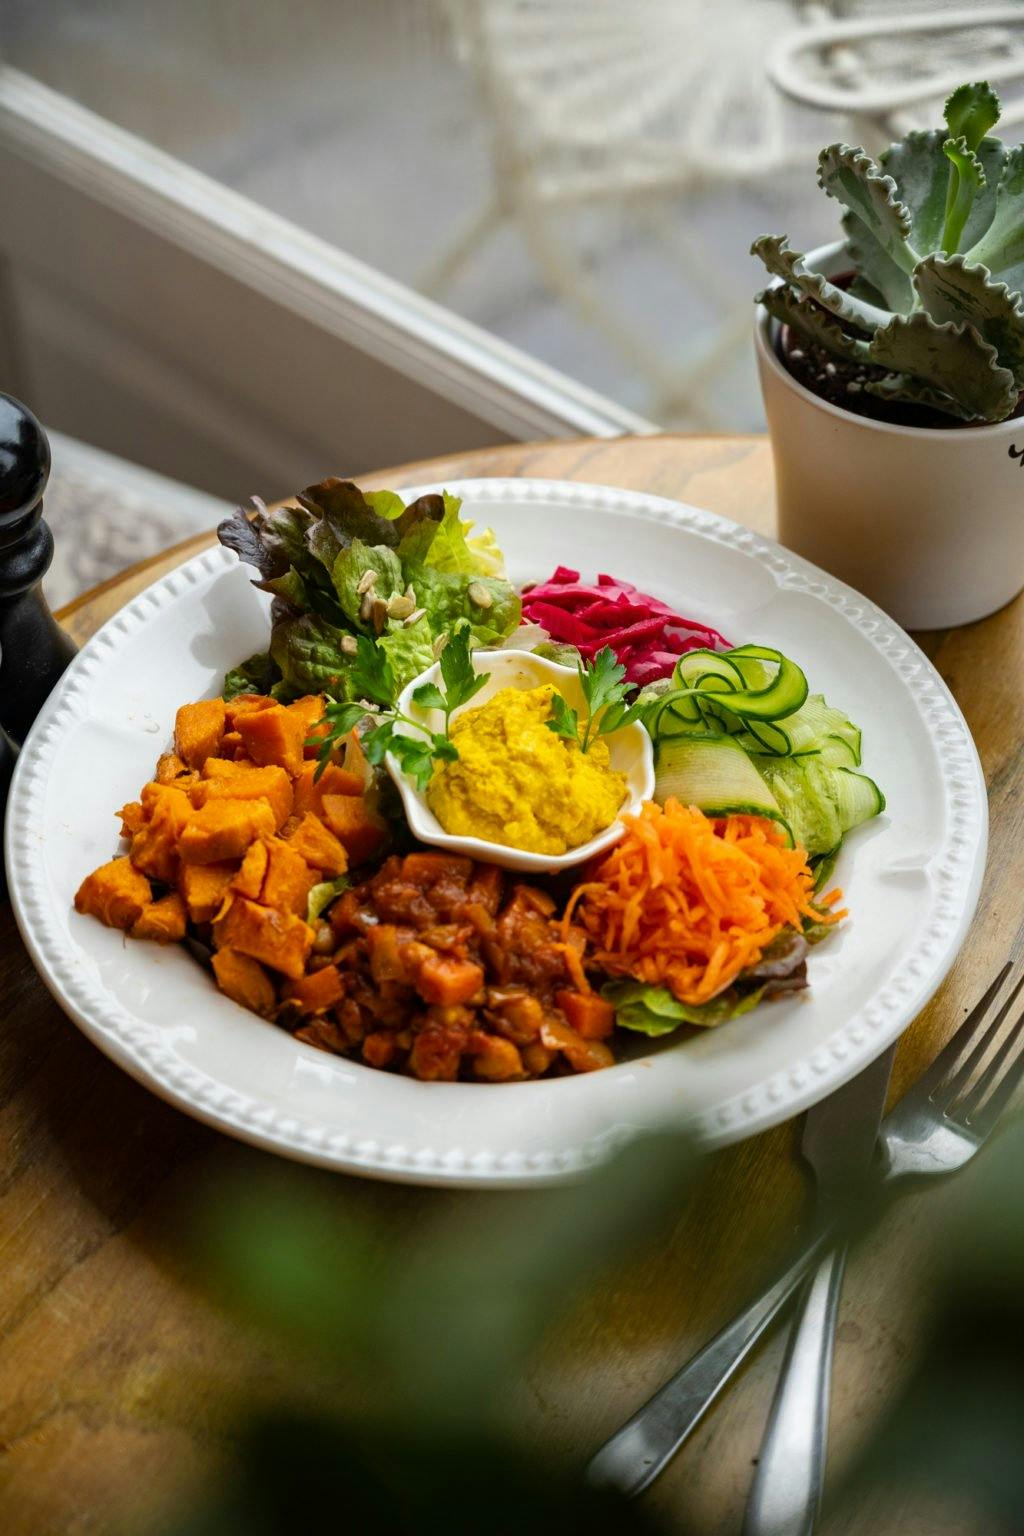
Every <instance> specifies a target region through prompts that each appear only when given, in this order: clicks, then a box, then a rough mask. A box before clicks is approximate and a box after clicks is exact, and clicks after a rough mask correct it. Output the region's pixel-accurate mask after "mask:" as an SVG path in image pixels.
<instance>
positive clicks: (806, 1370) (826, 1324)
mask: <svg viewBox="0 0 1024 1536" xmlns="http://www.w3.org/2000/svg"><path fill="white" fill-rule="evenodd" d="M845 1264H846V1249H845V1246H843V1247H840V1248H833V1249H831V1251H830V1252H828V1253H827V1254H826V1255H825V1257H824V1258H823V1259H822V1260H821V1262H820V1263H819V1265H818V1267H817V1269H816V1270H815V1272H814V1274H813V1275H812V1276H811V1278H810V1280H809V1281H808V1282H807V1288H806V1290H805V1291H804V1293H803V1296H802V1297H801V1300H800V1304H799V1310H798V1312H797V1315H796V1317H795V1318H794V1320H793V1326H792V1331H791V1333H790V1336H789V1344H788V1346H787V1348H786V1357H785V1360H784V1361H783V1364H782V1372H781V1375H780V1376H779V1382H778V1386H777V1387H776V1389H775V1397H774V1399H773V1401H772V1406H771V1412H770V1413H769V1415H768V1427H767V1428H766V1430H765V1433H764V1439H763V1440H762V1442H761V1454H760V1456H759V1458H758V1463H757V1470H756V1472H755V1474H754V1482H753V1485H752V1487H751V1490H750V1498H749V1499H748V1501H747V1509H746V1514H745V1516H744V1520H743V1536H812V1532H813V1530H814V1522H815V1520H816V1519H817V1517H818V1508H819V1506H820V1504H821V1490H822V1486H823V1483H824V1480H825V1459H826V1455H827V1449H828V1406H829V1386H830V1382H831V1377H832V1345H833V1341H834V1339H835V1328H836V1313H837V1311H838V1308H839V1294H840V1291H841V1289H842V1284H843V1269H844V1267H845Z"/></svg>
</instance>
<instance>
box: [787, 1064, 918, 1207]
mask: <svg viewBox="0 0 1024 1536" xmlns="http://www.w3.org/2000/svg"><path fill="white" fill-rule="evenodd" d="M895 1055H896V1046H895V1044H893V1045H891V1046H889V1048H888V1049H887V1050H884V1051H883V1052H882V1054H881V1055H880V1056H878V1057H876V1058H875V1060H874V1061H873V1062H872V1063H871V1065H870V1066H869V1067H865V1068H864V1070H863V1072H859V1073H858V1074H857V1076H856V1077H851V1079H850V1081H849V1082H848V1083H844V1084H843V1086H842V1087H841V1088H837V1089H836V1091H835V1093H830V1094H829V1096H828V1098H827V1099H822V1100H821V1102H820V1103H818V1104H812V1105H811V1107H810V1109H809V1110H808V1111H807V1114H806V1116H805V1118H804V1130H803V1136H802V1138H801V1141H800V1151H801V1153H802V1154H803V1157H804V1159H805V1160H806V1162H807V1163H808V1164H809V1165H810V1167H811V1168H812V1169H813V1171H814V1174H815V1177H816V1178H817V1181H818V1197H819V1199H820V1200H821V1201H822V1204H823V1207H824V1210H823V1212H822V1214H825V1213H827V1210H828V1208H829V1207H830V1206H834V1204H835V1202H836V1201H837V1200H839V1199H842V1198H845V1197H847V1196H848V1195H849V1193H850V1184H851V1181H858V1182H859V1181H860V1180H861V1179H862V1178H863V1177H864V1175H865V1174H866V1173H867V1172H868V1171H869V1169H870V1167H871V1163H872V1160H873V1157H874V1152H875V1145H876V1143H877V1141H878V1127H879V1126H880V1125H881V1123H882V1115H883V1113H884V1111H885V1099H886V1094H887V1093H888V1091H889V1079H890V1077H891V1076H892V1064H893V1059H894V1057H895Z"/></svg>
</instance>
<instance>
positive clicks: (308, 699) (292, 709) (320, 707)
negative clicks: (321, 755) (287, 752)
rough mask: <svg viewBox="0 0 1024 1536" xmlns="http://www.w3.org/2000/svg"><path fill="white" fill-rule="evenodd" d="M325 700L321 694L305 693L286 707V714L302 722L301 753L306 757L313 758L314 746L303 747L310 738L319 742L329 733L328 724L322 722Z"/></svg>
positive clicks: (315, 751)
mask: <svg viewBox="0 0 1024 1536" xmlns="http://www.w3.org/2000/svg"><path fill="white" fill-rule="evenodd" d="M326 704H327V700H326V699H325V698H324V696H323V694H322V693H307V694H306V696H305V698H302V699H296V700H295V703H294V704H289V705H288V713H289V714H290V715H295V717H296V718H297V719H299V720H301V721H302V739H303V743H304V745H303V751H304V754H305V756H306V757H315V756H316V754H317V748H316V746H305V742H307V741H308V740H309V739H310V738H311V737H315V738H316V739H317V740H321V739H322V738H323V737H324V736H325V735H327V734H328V732H329V731H330V724H329V723H328V722H327V721H326V720H324V707H325V706H326Z"/></svg>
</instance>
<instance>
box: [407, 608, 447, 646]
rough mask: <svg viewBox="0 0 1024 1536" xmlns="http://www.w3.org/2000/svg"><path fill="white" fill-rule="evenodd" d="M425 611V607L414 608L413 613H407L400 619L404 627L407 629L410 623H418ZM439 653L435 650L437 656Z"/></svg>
mask: <svg viewBox="0 0 1024 1536" xmlns="http://www.w3.org/2000/svg"><path fill="white" fill-rule="evenodd" d="M426 611H427V610H426V609H425V608H417V609H415V611H414V612H413V613H410V615H409V617H408V618H407V619H403V620H402V623H403V626H404V628H406V629H408V628H409V627H410V625H412V624H418V623H419V621H420V619H422V618H423V617H424V616H425V614H426ZM440 654H441V652H440V651H437V652H435V655H437V656H440Z"/></svg>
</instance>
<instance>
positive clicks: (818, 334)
mask: <svg viewBox="0 0 1024 1536" xmlns="http://www.w3.org/2000/svg"><path fill="white" fill-rule="evenodd" d="M755 302H756V303H758V304H763V305H764V307H765V309H766V310H767V311H768V313H769V314H770V315H774V317H775V319H776V320H779V321H781V323H782V324H783V325H789V326H792V328H793V330H795V331H799V333H800V335H801V336H804V337H806V338H807V340H809V341H816V342H817V343H818V345H819V346H822V347H824V348H825V350H826V352H831V353H832V354H833V356H835V357H844V358H849V359H851V360H852V361H856V362H867V360H868V344H867V342H866V341H860V340H859V339H858V338H857V337H855V336H848V335H847V334H846V332H845V331H844V330H843V328H842V326H841V325H840V324H839V321H838V320H836V319H835V317H834V316H833V315H830V314H829V313H828V311H827V310H824V309H822V307H821V305H820V304H815V303H814V301H813V299H808V298H805V297H802V296H798V295H797V294H795V293H794V292H793V290H792V288H787V287H785V286H784V285H781V286H779V287H776V288H766V289H765V291H764V293H760V294H758V296H757V299H756V300H755Z"/></svg>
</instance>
